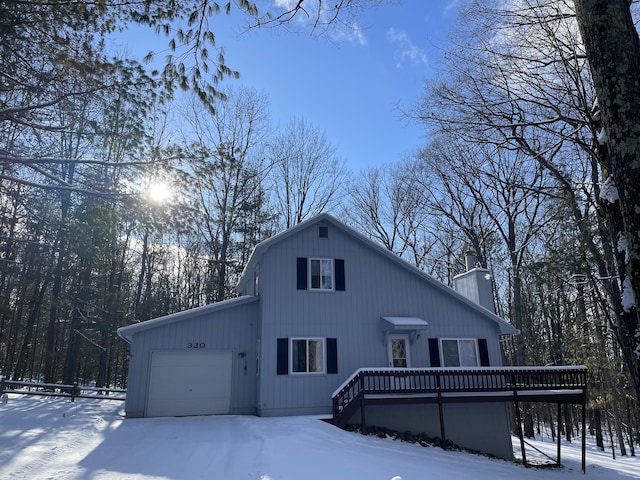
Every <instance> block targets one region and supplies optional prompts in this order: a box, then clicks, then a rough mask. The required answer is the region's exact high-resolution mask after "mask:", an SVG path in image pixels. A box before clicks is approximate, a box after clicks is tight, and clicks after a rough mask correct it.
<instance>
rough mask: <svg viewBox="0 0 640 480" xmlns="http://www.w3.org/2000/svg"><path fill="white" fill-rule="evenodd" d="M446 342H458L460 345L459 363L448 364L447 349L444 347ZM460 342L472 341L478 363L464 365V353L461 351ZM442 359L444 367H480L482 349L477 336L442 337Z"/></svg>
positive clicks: (458, 345)
mask: <svg viewBox="0 0 640 480" xmlns="http://www.w3.org/2000/svg"><path fill="white" fill-rule="evenodd" d="M444 342H456V344H457V347H458V365H447V364H446V361H445V360H446V357H445V349H444V345H443V343H444ZM460 342H472V345H473V348H474V351H475V352H474V353H475V360H476V363H475V365H462V355H461V351H460ZM440 361H441V365H442V366H443V367H444V368H447V367H458V366H459V367H479V366H480V350H479V348H478V339H477V338H441V339H440Z"/></svg>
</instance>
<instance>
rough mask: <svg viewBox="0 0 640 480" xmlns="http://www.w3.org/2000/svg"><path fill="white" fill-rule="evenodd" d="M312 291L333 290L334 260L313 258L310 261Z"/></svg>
mask: <svg viewBox="0 0 640 480" xmlns="http://www.w3.org/2000/svg"><path fill="white" fill-rule="evenodd" d="M309 267H310V268H309V273H310V283H309V285H310V287H311V290H333V260H332V259H328V258H312V259H310V260H309Z"/></svg>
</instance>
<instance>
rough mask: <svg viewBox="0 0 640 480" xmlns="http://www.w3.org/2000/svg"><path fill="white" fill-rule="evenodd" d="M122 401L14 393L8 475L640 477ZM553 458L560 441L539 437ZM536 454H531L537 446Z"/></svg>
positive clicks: (639, 471) (609, 466)
mask: <svg viewBox="0 0 640 480" xmlns="http://www.w3.org/2000/svg"><path fill="white" fill-rule="evenodd" d="M123 407H124V405H123V403H122V402H116V401H100V400H88V399H79V400H78V402H77V403H75V404H74V403H71V402H69V401H68V400H66V399H59V398H47V397H44V398H43V397H24V396H17V395H16V396H13V395H10V398H9V402H8V403H7V404H2V403H0V478H1V479H4V480H9V479H30V480H44V479H55V480H71V479H74V480H75V479H92V480H93V479H96V480H113V479H119V480H120V479H132V480H133V479H135V480H142V479H145V480H147V479H155V480H157V479H179V480H182V479H221V480H243V479H252V480H279V479H285V480H297V479H300V480H336V479H338V480H340V479H349V480H352V479H366V480H377V479H380V480H391V479H393V478H394V477H398V476H399V477H401V478H402V480H417V479H429V480H439V479H446V480H451V479H474V480H497V479H507V478H509V479H511V478H518V480H532V479H544V480H553V479H561V480H569V479H571V478H576V479H582V478H588V479H590V480H592V479H594V480H605V479H606V480H611V479H619V480H625V479H639V478H640V459H638V458H634V457H618V459H617V460H612V459H611V454H610V452H607V453H602V452H598V451H596V450H593V449H591V448H589V451H588V454H587V475H586V476H584V475H583V474H582V472H581V470H580V446H579V445H563V447H562V458H563V464H564V468H562V469H561V470H558V469H536V468H524V467H523V466H521V465H517V464H514V463H510V462H506V461H502V460H491V459H488V458H485V457H481V456H477V455H471V454H467V453H462V452H452V451H448V452H445V451H443V450H441V449H440V448H437V447H427V448H425V447H421V446H420V445H418V444H409V443H404V442H400V441H394V440H393V439H391V438H377V437H372V436H363V435H360V434H357V433H350V432H345V431H342V430H340V429H338V428H335V427H333V426H331V425H329V424H327V423H325V422H322V421H320V420H319V419H317V418H313V417H286V418H257V417H248V416H247V417H245V416H212V417H186V418H154V419H127V420H125V419H124V418H123ZM535 446H536V447H537V448H540V449H541V450H543V451H547V452H549V454H550V455H551V456H552V457H554V456H555V449H556V447H555V444H553V443H551V442H535ZM531 453H532V454H533V452H531Z"/></svg>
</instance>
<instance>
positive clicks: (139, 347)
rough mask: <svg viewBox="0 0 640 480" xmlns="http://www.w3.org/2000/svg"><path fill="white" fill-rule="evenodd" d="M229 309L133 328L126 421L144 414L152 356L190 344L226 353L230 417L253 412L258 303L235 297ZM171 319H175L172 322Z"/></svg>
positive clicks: (208, 309) (216, 306)
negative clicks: (229, 369) (229, 356)
mask: <svg viewBox="0 0 640 480" xmlns="http://www.w3.org/2000/svg"><path fill="white" fill-rule="evenodd" d="M224 303H226V302H224ZM229 305H230V306H227V305H223V304H213V305H209V306H206V307H201V308H199V309H195V310H192V311H188V312H181V313H179V314H174V315H169V316H167V317H164V318H160V319H157V320H153V322H156V326H154V327H153V328H148V329H142V330H140V331H137V332H136V331H135V329H134V330H133V332H135V333H133V338H132V341H131V344H132V350H131V360H130V365H129V382H128V384H129V386H128V389H127V400H126V406H125V410H126V415H127V417H143V416H146V407H147V402H148V393H149V377H150V374H149V372H150V368H151V357H152V354H153V352H158V351H185V350H188V349H189V347H190V344H191V346H193V344H197V345H198V347H199V348H198V349H201V348H204V349H206V350H216V351H231V352H232V380H231V413H232V414H255V413H256V373H257V372H256V356H257V346H256V345H257V342H256V338H257V337H258V332H259V319H260V313H259V302H258V299H257V298H255V299H249V300H246V299H235V300H232V301H229ZM221 307H222V308H221ZM173 318H177V320H175V321H172V319H173ZM138 325H142V324H138ZM136 326H137V325H134V326H132V327H136ZM127 328H131V327H127ZM123 330H124V331H125V333H126V329H123ZM179 401H180V399H179V398H177V399H176V402H179Z"/></svg>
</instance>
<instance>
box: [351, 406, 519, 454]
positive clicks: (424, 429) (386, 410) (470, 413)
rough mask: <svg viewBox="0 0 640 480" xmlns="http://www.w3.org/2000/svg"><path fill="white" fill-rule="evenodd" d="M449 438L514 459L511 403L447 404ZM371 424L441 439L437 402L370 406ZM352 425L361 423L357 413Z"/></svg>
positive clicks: (447, 436) (478, 449) (446, 417)
mask: <svg viewBox="0 0 640 480" xmlns="http://www.w3.org/2000/svg"><path fill="white" fill-rule="evenodd" d="M443 417H444V422H445V437H446V438H447V440H448V441H451V442H453V443H455V444H456V445H459V446H461V447H464V448H467V449H470V450H476V451H479V452H483V453H485V454H488V455H494V456H496V457H499V458H504V459H506V460H512V459H513V446H512V443H511V435H510V429H509V423H508V422H506V421H505V419H508V418H509V411H508V406H507V403H461V404H447V405H444V406H443ZM366 419H367V424H369V425H375V426H377V427H382V428H388V429H390V430H395V431H398V432H412V433H415V434H420V433H424V434H426V435H428V436H430V437H431V438H440V422H439V412H438V406H437V405H432V404H428V405H425V404H423V405H402V406H397V405H396V406H394V405H370V406H367V408H366ZM349 423H350V424H352V425H359V424H360V413H359V412H358V413H356V414H355V415H354V416H353V418H352V419H351V421H350V422H349Z"/></svg>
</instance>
